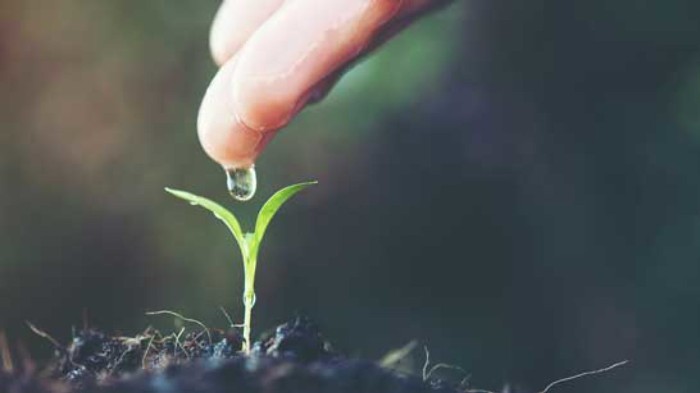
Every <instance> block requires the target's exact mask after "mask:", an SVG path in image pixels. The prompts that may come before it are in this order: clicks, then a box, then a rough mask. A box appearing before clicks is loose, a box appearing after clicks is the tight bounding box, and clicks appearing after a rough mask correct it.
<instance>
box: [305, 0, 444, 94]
mask: <svg viewBox="0 0 700 393" xmlns="http://www.w3.org/2000/svg"><path fill="white" fill-rule="evenodd" d="M452 1H453V0H405V1H404V2H403V5H402V6H401V8H400V10H399V12H398V13H397V14H396V16H394V18H392V21H391V23H387V24H386V25H385V26H383V27H382V28H381V29H380V30H379V31H378V32H377V33H376V34H375V36H374V38H373V39H372V41H371V42H370V44H369V45H368V46H367V47H366V48H365V49H364V50H363V51H362V53H361V54H359V55H358V56H356V57H355V58H354V59H352V61H350V62H347V63H346V64H344V65H343V66H342V67H341V68H340V69H338V70H336V71H334V72H333V73H332V74H330V75H328V76H326V77H325V78H324V79H323V80H321V81H320V82H318V83H317V84H316V86H314V88H313V92H312V94H311V95H310V96H309V100H308V102H307V104H315V103H318V102H319V101H322V100H323V99H324V98H326V96H327V95H328V93H329V92H330V91H331V90H332V89H333V87H335V85H336V84H337V83H338V81H339V80H340V79H341V78H342V77H343V75H344V74H345V73H347V72H348V71H349V70H350V69H351V68H353V67H354V66H355V64H357V63H358V62H359V61H361V60H362V58H364V57H366V56H367V55H368V54H370V53H372V52H374V50H376V49H377V48H378V47H380V46H381V45H382V44H384V43H385V42H386V41H388V40H390V39H391V38H393V37H394V36H395V35H397V34H398V33H400V32H401V31H403V30H404V29H405V28H406V27H408V26H409V25H410V24H411V23H413V22H414V21H415V20H416V19H418V18H419V17H420V16H421V15H423V14H425V13H426V12H429V11H432V10H435V9H438V8H440V7H441V6H444V5H447V4H449V3H451V2H452Z"/></svg>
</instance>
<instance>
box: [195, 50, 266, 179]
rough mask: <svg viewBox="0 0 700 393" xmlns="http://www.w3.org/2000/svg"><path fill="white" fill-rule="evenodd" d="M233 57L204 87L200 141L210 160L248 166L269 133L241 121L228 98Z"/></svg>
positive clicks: (234, 65)
mask: <svg viewBox="0 0 700 393" xmlns="http://www.w3.org/2000/svg"><path fill="white" fill-rule="evenodd" d="M236 61H237V59H236V58H235V57H234V58H233V59H231V60H229V61H228V62H227V63H226V64H224V66H223V67H221V69H220V70H219V72H218V73H217V74H216V76H215V77H214V79H213V80H212V81H211V83H210V85H209V88H208V89H207V91H206V93H205V95H204V98H203V99H202V104H201V106H200V110H199V114H198V117H197V134H198V136H199V141H200V144H201V145H202V148H203V149H204V151H205V152H206V153H207V155H208V156H209V157H211V159H213V160H214V161H216V162H217V163H219V164H220V165H222V166H224V167H248V166H250V165H252V164H253V163H254V162H255V160H256V159H257V157H258V156H259V155H260V153H261V152H262V149H263V148H264V147H265V145H266V144H267V142H268V141H269V139H270V136H266V135H263V133H261V132H260V131H257V130H254V129H252V128H250V127H247V126H246V125H245V124H243V123H242V122H241V121H240V119H239V118H238V116H237V115H236V112H235V108H234V105H233V100H232V99H231V76H232V73H233V71H234V69H235V67H236Z"/></svg>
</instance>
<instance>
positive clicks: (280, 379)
mask: <svg viewBox="0 0 700 393" xmlns="http://www.w3.org/2000/svg"><path fill="white" fill-rule="evenodd" d="M242 342H243V340H242V337H241V335H240V333H239V332H238V331H237V330H236V329H231V330H228V331H223V330H214V329H212V330H201V331H193V332H190V333H183V331H181V332H180V333H179V334H177V333H176V334H171V335H167V336H164V335H162V334H160V333H159V332H157V331H155V330H151V329H149V330H147V331H145V332H143V333H142V334H140V335H138V336H136V337H115V336H109V335H106V334H104V333H103V332H100V331H97V330H92V329H85V330H82V331H79V332H76V334H75V335H74V338H73V340H72V342H71V344H70V345H69V346H67V347H60V346H58V345H57V347H56V354H55V358H54V359H53V360H52V361H51V362H50V364H49V365H48V366H47V367H46V368H45V369H43V370H41V371H36V370H34V369H35V367H31V366H25V367H24V368H25V369H24V370H19V371H18V370H15V371H14V372H12V373H9V372H7V371H0V392H2V393H6V392H7V393H78V392H79V393H282V392H285V393H297V392H298V393H365V392H366V393H455V392H458V391H459V390H458V388H457V387H456V386H454V385H451V384H448V383H447V382H444V381H440V380H435V379H434V380H431V381H427V382H426V381H423V379H422V378H419V377H416V376H411V375H405V374H401V373H398V372H396V371H392V370H388V369H385V368H382V367H380V366H378V365H377V364H376V363H374V362H369V361H364V360H358V359H352V358H348V357H345V356H343V355H341V354H338V353H336V352H334V351H333V350H332V349H331V347H330V345H329V344H328V343H327V342H326V341H325V340H324V339H323V337H322V336H321V333H320V332H319V329H318V328H317V326H316V325H315V324H314V323H313V322H312V321H310V320H309V319H307V318H303V317H299V318H296V319H294V320H292V321H290V322H287V323H285V324H283V325H280V326H279V327H277V329H276V330H275V332H274V334H271V335H269V336H267V337H262V338H261V339H260V340H259V341H257V342H255V343H254V345H253V348H252V351H251V353H250V354H249V355H245V354H243V353H242V352H241V348H242ZM56 344H57V343H56Z"/></svg>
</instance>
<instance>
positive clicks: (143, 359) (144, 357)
mask: <svg viewBox="0 0 700 393" xmlns="http://www.w3.org/2000/svg"><path fill="white" fill-rule="evenodd" d="M155 338H156V336H155V334H154V335H152V336H151V338H150V339H149V340H148V345H146V350H145V351H143V357H142V358H141V368H143V369H144V370H145V369H146V357H147V356H148V352H149V351H150V350H151V346H152V345H153V340H154V339H155Z"/></svg>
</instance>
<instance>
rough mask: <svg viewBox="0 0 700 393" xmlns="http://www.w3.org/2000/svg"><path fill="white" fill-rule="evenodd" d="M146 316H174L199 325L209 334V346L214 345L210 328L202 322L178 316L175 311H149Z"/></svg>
mask: <svg viewBox="0 0 700 393" xmlns="http://www.w3.org/2000/svg"><path fill="white" fill-rule="evenodd" d="M146 315H170V316H173V317H176V318H180V319H182V320H183V321H185V322H190V323H194V324H195V325H198V326H200V327H201V328H202V329H204V331H205V332H206V333H207V338H208V339H209V344H211V343H212V339H211V332H210V331H209V328H208V327H207V326H206V325H205V324H203V323H202V322H200V321H198V320H196V319H192V318H187V317H185V316H183V315H182V314H178V313H176V312H175V311H170V310H159V311H149V312H147V313H146Z"/></svg>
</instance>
